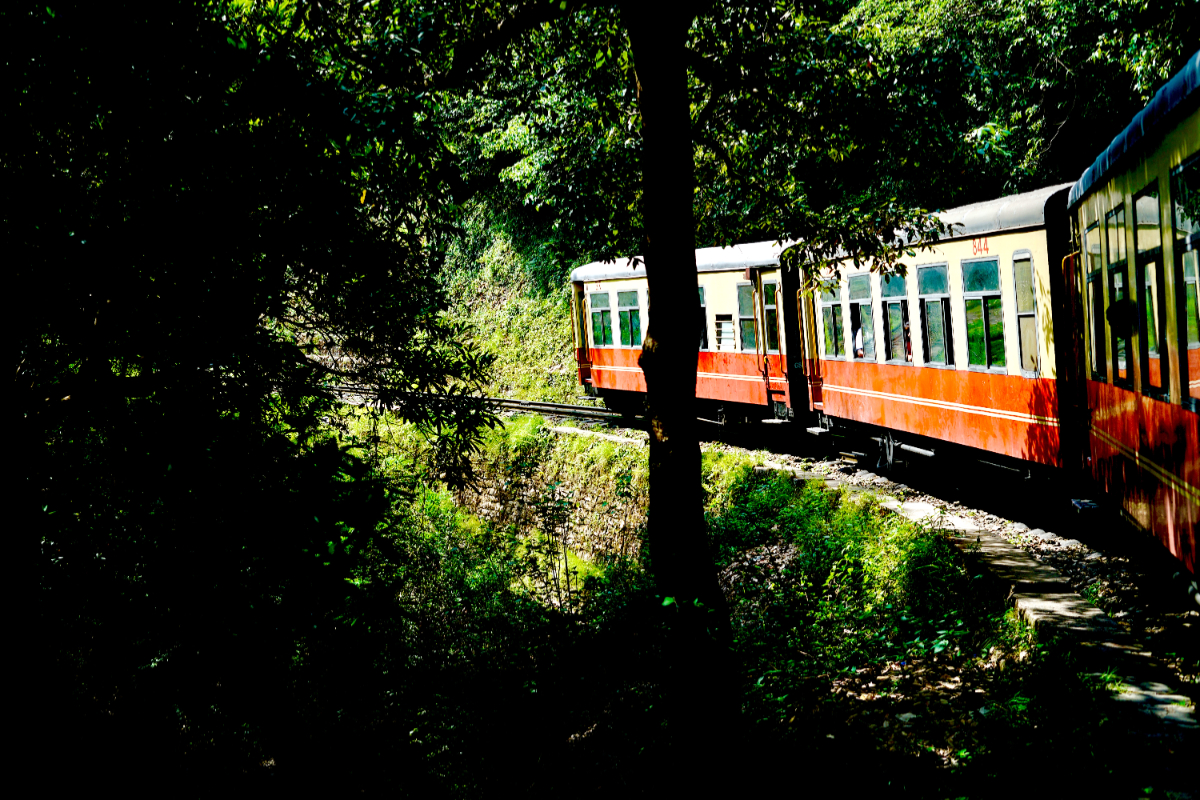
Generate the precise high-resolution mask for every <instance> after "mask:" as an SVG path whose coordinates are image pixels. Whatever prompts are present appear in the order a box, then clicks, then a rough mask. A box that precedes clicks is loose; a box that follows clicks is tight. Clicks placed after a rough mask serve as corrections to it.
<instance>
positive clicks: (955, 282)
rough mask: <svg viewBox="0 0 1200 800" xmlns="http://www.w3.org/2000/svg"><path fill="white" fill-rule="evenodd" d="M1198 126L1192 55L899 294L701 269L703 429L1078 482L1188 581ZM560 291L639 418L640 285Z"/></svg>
mask: <svg viewBox="0 0 1200 800" xmlns="http://www.w3.org/2000/svg"><path fill="white" fill-rule="evenodd" d="M1198 107H1200V52H1197V53H1196V54H1194V55H1193V56H1192V57H1191V58H1190V59H1189V60H1188V62H1187V64H1186V66H1185V67H1184V68H1183V69H1182V70H1180V72H1178V73H1177V74H1176V75H1174V76H1173V77H1172V78H1171V79H1170V80H1169V81H1168V82H1167V83H1166V84H1165V85H1164V86H1163V87H1162V88H1161V89H1160V90H1159V91H1158V92H1157V93H1156V94H1155V96H1154V98H1153V99H1152V100H1151V102H1150V103H1149V104H1148V105H1147V106H1146V107H1145V108H1144V109H1143V110H1142V111H1141V112H1139V113H1138V114H1137V115H1136V116H1135V117H1134V118H1133V119H1132V120H1131V121H1130V122H1129V124H1128V125H1127V126H1126V127H1125V128H1124V129H1123V130H1122V132H1121V133H1120V134H1119V135H1118V136H1117V137H1116V138H1114V139H1113V140H1112V143H1111V144H1110V145H1109V146H1108V148H1106V150H1105V151H1104V152H1103V153H1101V154H1099V156H1098V157H1097V158H1096V159H1095V161H1094V162H1093V163H1092V164H1091V166H1089V167H1088V168H1087V169H1086V170H1085V171H1084V173H1083V175H1082V176H1081V177H1080V179H1079V180H1078V181H1076V182H1075V183H1064V184H1061V185H1055V186H1048V187H1045V188H1042V189H1038V190H1035V191H1030V192H1025V193H1022V194H1016V195H1009V196H1004V197H1000V198H996V199H993V200H988V201H984V202H979V203H974V204H971V205H966V206H962V207H959V208H951V209H948V210H946V211H943V212H939V217H940V219H941V220H942V222H943V223H944V224H945V225H946V228H947V231H948V233H947V234H946V235H943V236H941V237H940V238H939V239H938V240H937V241H936V242H932V241H931V242H927V243H924V244H923V245H921V246H920V247H919V248H918V249H916V250H915V251H914V252H916V257H915V258H910V259H907V260H906V262H905V264H904V266H903V269H900V270H896V271H894V272H891V273H890V274H881V271H880V270H878V269H877V268H876V269H872V267H873V266H875V265H873V264H860V265H855V264H854V263H853V262H851V261H850V260H845V261H842V262H840V263H837V264H835V265H834V267H833V268H832V269H830V270H829V272H828V278H829V279H828V280H827V281H825V282H824V283H822V284H821V285H820V286H819V288H817V289H805V288H804V287H803V283H802V281H801V277H800V275H799V273H798V271H797V270H798V268H796V267H792V268H784V267H783V266H781V261H780V257H781V254H782V252H783V250H784V249H785V248H786V247H787V246H788V244H789V243H787V242H756V243H747V244H739V245H734V246H730V247H720V248H718V247H712V248H702V249H698V250H697V251H696V268H697V288H698V293H699V297H698V300H699V309H700V311H699V315H698V319H697V331H696V335H697V338H698V341H699V357H698V361H697V371H696V396H697V399H698V402H699V404H700V408H701V412H700V413H701V414H702V415H711V416H712V417H713V418H714V419H716V420H717V421H719V422H726V421H736V420H751V421H753V420H769V421H772V422H778V423H783V424H788V425H793V426H795V429H796V431H797V432H798V433H803V434H806V435H816V436H829V435H830V434H845V433H847V432H850V433H853V434H854V435H855V436H856V437H857V440H859V441H864V442H872V443H873V447H874V453H873V454H872V455H873V457H874V458H875V459H876V462H877V465H878V466H879V467H880V468H883V469H889V468H894V467H895V466H897V465H898V464H899V463H901V462H911V461H913V460H914V459H917V460H920V459H937V458H938V457H939V456H940V455H942V454H945V453H948V452H950V451H953V452H956V453H970V454H972V455H973V457H975V458H976V459H977V460H979V461H981V462H984V463H987V464H992V465H994V466H996V467H1000V468H1005V469H1015V470H1018V471H1025V472H1026V473H1027V474H1030V475H1032V474H1033V473H1034V472H1035V471H1036V472H1040V473H1052V474H1067V475H1071V476H1076V477H1080V476H1081V477H1083V478H1084V479H1086V480H1087V481H1088V482H1090V486H1091V487H1093V488H1094V490H1095V491H1096V492H1097V493H1098V494H1099V497H1101V498H1103V499H1106V500H1107V501H1109V502H1111V503H1112V504H1113V505H1114V506H1115V507H1116V508H1118V509H1119V510H1120V513H1121V514H1122V515H1123V516H1125V517H1126V518H1127V519H1128V520H1129V521H1130V522H1132V523H1133V524H1134V525H1136V526H1137V527H1139V528H1141V529H1142V530H1144V531H1147V532H1149V533H1150V534H1152V535H1153V536H1154V537H1155V538H1157V539H1158V541H1159V542H1161V543H1162V544H1163V546H1164V547H1166V549H1167V550H1168V551H1170V553H1171V554H1172V555H1173V556H1175V558H1177V559H1178V560H1179V561H1180V562H1181V563H1182V564H1183V565H1184V566H1185V567H1186V568H1187V569H1188V571H1189V572H1191V573H1192V575H1195V573H1196V528H1197V521H1198V519H1200V302H1198V299H1197V285H1198V281H1197V278H1198V275H1197V272H1198V268H1200V264H1198V260H1200V258H1198V256H1200V108H1198ZM571 285H572V289H573V291H572V319H573V328H574V335H575V356H576V362H577V369H578V380H579V383H580V384H581V385H582V386H583V387H585V390H586V391H587V392H588V393H589V394H592V395H595V396H599V397H601V398H603V399H604V401H605V403H606V404H607V405H608V406H609V407H611V408H613V409H615V410H618V411H622V412H625V413H632V412H634V411H636V410H637V409H638V408H640V407H642V405H643V404H644V400H645V396H646V381H645V376H644V375H643V374H642V371H641V368H640V367H639V366H638V357H639V355H640V353H641V345H642V337H643V332H644V331H645V330H647V327H648V324H649V322H650V314H651V313H652V309H651V306H650V303H649V297H648V296H647V286H646V275H645V270H644V268H639V267H638V266H637V261H635V260H629V259H618V260H617V261H615V262H594V263H590V264H584V265H582V266H579V267H577V268H575V269H574V270H572V272H571ZM858 455H860V456H866V455H867V454H866V453H861V452H860V453H858ZM1081 502H1082V501H1081Z"/></svg>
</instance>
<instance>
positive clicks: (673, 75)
mask: <svg viewBox="0 0 1200 800" xmlns="http://www.w3.org/2000/svg"><path fill="white" fill-rule="evenodd" d="M692 17H693V14H692V13H691V12H690V11H689V10H687V9H686V8H685V9H683V10H682V11H675V12H674V14H673V15H671V16H670V17H669V16H668V13H667V12H666V9H657V10H656V11H654V12H653V13H651V12H648V11H647V10H646V9H641V11H640V12H638V11H635V10H634V9H632V8H630V9H628V11H627V14H626V18H627V24H628V26H629V31H630V38H631V42H632V49H633V57H634V65H635V67H636V70H637V80H638V105H639V108H640V111H641V118H642V147H643V150H642V205H643V214H644V220H645V232H646V233H645V237H646V238H645V249H644V251H643V253H644V258H645V262H646V278H647V285H648V289H649V291H648V306H649V314H648V316H649V326H648V329H647V332H646V338H645V341H644V343H643V345H642V355H641V358H640V359H639V364H640V366H641V368H642V370H643V372H644V373H645V375H646V386H647V390H648V401H649V421H650V510H649V519H648V536H647V547H648V550H649V557H650V568H651V570H652V572H653V574H654V577H655V580H656V582H657V585H658V588H659V591H660V592H661V594H662V595H663V596H664V598H666V597H672V598H674V599H675V603H674V605H669V606H667V607H666V612H667V615H668V619H669V621H670V627H671V635H670V642H669V645H668V650H669V653H668V657H669V661H670V666H669V676H668V678H667V685H666V686H665V687H664V688H665V693H666V700H667V706H668V714H669V715H670V722H669V725H670V727H671V728H672V729H673V736H672V738H673V740H674V746H675V748H676V753H677V758H676V759H675V761H676V765H677V767H678V768H680V769H683V770H684V772H679V771H678V770H672V771H673V772H674V773H675V774H674V776H673V777H672V780H674V781H678V780H679V779H680V778H686V777H687V775H689V774H690V775H692V776H693V777H694V778H696V779H699V780H705V781H711V779H712V777H713V776H712V772H711V769H705V768H704V767H705V764H704V761H706V760H708V759H709V758H710V757H711V755H712V754H713V750H714V748H715V747H717V745H718V740H719V738H725V737H727V736H728V734H729V733H730V730H729V726H730V723H731V722H732V719H731V717H732V715H733V713H734V711H735V709H736V705H735V703H734V702H733V697H734V696H733V693H732V690H733V688H734V680H735V676H734V675H733V674H732V670H731V669H730V667H731V664H732V662H731V659H730V649H729V648H730V644H731V630H730V623H729V611H728V608H727V606H726V603H725V600H724V597H723V596H722V594H721V590H720V586H719V585H718V583H717V576H716V571H715V570H714V568H713V563H712V556H711V553H710V551H709V546H708V540H707V535H706V533H705V524H704V511H703V489H702V484H701V474H700V444H699V438H698V435H697V428H696V365H697V359H698V357H699V331H698V330H697V325H698V323H697V319H698V317H699V313H700V310H699V309H700V301H699V296H698V292H697V286H698V284H697V281H696V252H695V223H694V221H693V218H692V197H693V192H694V186H695V176H694V171H693V155H692V151H693V147H692V132H691V111H690V103H689V99H688V91H687V61H686V58H685V52H684V44H685V37H686V34H687V28H688V25H689V24H690V23H691V20H692ZM696 766H698V767H700V769H699V770H693V769H691V768H692V767H696ZM708 766H709V767H711V766H712V764H711V763H710V764H709V765H708ZM701 776H704V777H701Z"/></svg>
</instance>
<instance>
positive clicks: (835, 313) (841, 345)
mask: <svg viewBox="0 0 1200 800" xmlns="http://www.w3.org/2000/svg"><path fill="white" fill-rule="evenodd" d="M821 315H822V317H823V318H824V322H825V355H826V356H830V357H832V356H844V355H846V343H845V337H844V336H843V335H842V307H841V306H825V307H824V308H822V309H821Z"/></svg>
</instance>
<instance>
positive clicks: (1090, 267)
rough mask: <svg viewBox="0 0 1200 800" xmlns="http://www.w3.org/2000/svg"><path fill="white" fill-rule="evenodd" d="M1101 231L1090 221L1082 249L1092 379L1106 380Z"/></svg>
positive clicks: (1096, 224) (1098, 225) (1095, 223)
mask: <svg viewBox="0 0 1200 800" xmlns="http://www.w3.org/2000/svg"><path fill="white" fill-rule="evenodd" d="M1101 236H1103V232H1102V231H1101V228H1100V223H1099V222H1094V223H1092V224H1091V225H1090V226H1089V227H1088V229H1087V230H1086V231H1084V234H1083V249H1084V252H1085V253H1086V258H1087V307H1088V315H1089V317H1090V321H1091V336H1090V337H1089V338H1090V339H1091V341H1090V342H1089V345H1090V349H1089V355H1090V356H1091V357H1092V379H1093V380H1097V381H1107V380H1108V371H1107V370H1106V369H1105V363H1106V361H1107V359H1108V355H1107V354H1106V352H1105V346H1104V270H1103V266H1104V255H1103V253H1101V252H1100V237H1101Z"/></svg>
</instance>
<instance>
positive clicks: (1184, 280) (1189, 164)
mask: <svg viewBox="0 0 1200 800" xmlns="http://www.w3.org/2000/svg"><path fill="white" fill-rule="evenodd" d="M1190 169H1194V170H1196V171H1197V173H1200V153H1195V154H1193V155H1192V156H1191V157H1190V158H1186V159H1184V160H1183V161H1182V162H1180V163H1179V164H1178V165H1176V166H1174V167H1172V168H1171V170H1170V172H1169V174H1168V186H1169V187H1170V192H1171V207H1170V215H1171V244H1172V249H1173V252H1174V259H1173V260H1174V262H1175V263H1174V265H1173V268H1174V271H1173V278H1174V280H1175V286H1176V287H1178V288H1177V289H1176V291H1175V328H1176V337H1175V341H1176V343H1177V344H1176V346H1177V347H1178V348H1179V358H1178V359H1177V360H1178V362H1179V396H1180V397H1179V399H1180V405H1181V406H1183V407H1184V408H1186V409H1189V410H1191V411H1196V412H1200V380H1197V379H1200V375H1195V376H1193V375H1191V373H1190V371H1189V365H1188V351H1190V350H1197V349H1200V337H1198V338H1197V340H1196V341H1195V342H1192V341H1191V340H1190V339H1189V338H1188V322H1189V321H1190V320H1189V318H1188V307H1187V289H1188V286H1189V285H1190V286H1192V287H1194V289H1193V291H1194V293H1195V296H1196V306H1195V308H1196V314H1197V319H1196V325H1197V330H1198V331H1200V230H1198V231H1196V232H1194V233H1191V234H1186V235H1185V234H1182V233H1181V231H1180V229H1179V227H1178V222H1179V215H1178V214H1177V212H1176V193H1177V192H1178V188H1179V184H1180V181H1179V179H1178V178H1177V176H1179V175H1182V174H1183V172H1184V171H1185V170H1190ZM1197 222H1200V220H1198V221H1197ZM1189 253H1195V254H1196V255H1195V256H1194V257H1193V258H1194V259H1195V262H1196V263H1194V264H1193V265H1192V267H1193V269H1194V272H1193V273H1192V274H1191V275H1189V274H1188V273H1187V272H1186V271H1185V267H1186V264H1185V261H1186V258H1187V255H1188V254H1189ZM1194 380H1197V386H1196V389H1195V391H1194V392H1193V390H1192V381H1194Z"/></svg>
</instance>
